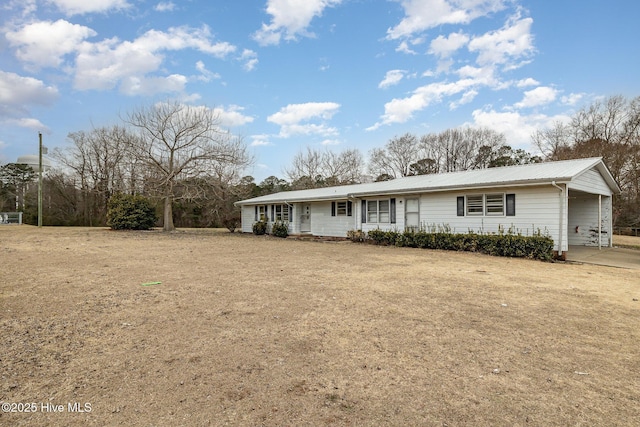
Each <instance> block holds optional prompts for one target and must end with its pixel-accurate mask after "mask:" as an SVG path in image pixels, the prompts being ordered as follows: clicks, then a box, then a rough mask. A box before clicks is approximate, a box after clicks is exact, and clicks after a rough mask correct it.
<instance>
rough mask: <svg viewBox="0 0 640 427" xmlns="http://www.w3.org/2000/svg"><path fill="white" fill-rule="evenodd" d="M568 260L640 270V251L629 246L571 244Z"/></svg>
mask: <svg viewBox="0 0 640 427" xmlns="http://www.w3.org/2000/svg"><path fill="white" fill-rule="evenodd" d="M567 261H570V262H580V263H583V264H595V265H606V266H609V267H620V268H631V269H637V270H640V251H639V250H636V249H627V248H616V247H613V248H609V247H606V248H602V249H598V248H597V247H595V248H594V247H591V246H569V251H568V252H567Z"/></svg>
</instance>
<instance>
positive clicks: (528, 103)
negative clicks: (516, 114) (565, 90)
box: [514, 86, 558, 108]
mask: <svg viewBox="0 0 640 427" xmlns="http://www.w3.org/2000/svg"><path fill="white" fill-rule="evenodd" d="M557 96H558V91H557V90H556V89H554V88H552V87H548V86H539V87H537V88H535V89H532V90H528V91H526V92H525V93H524V98H523V99H522V101H520V102H517V103H515V104H514V107H516V108H528V107H537V106H539V105H545V104H549V103H550V102H553V101H555V99H556V97H557Z"/></svg>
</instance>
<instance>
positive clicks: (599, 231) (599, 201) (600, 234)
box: [598, 194, 602, 250]
mask: <svg viewBox="0 0 640 427" xmlns="http://www.w3.org/2000/svg"><path fill="white" fill-rule="evenodd" d="M601 249H602V194H598V250H601Z"/></svg>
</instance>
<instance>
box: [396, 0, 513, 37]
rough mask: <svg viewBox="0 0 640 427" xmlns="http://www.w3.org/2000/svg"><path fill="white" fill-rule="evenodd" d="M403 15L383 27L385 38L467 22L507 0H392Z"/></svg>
mask: <svg viewBox="0 0 640 427" xmlns="http://www.w3.org/2000/svg"><path fill="white" fill-rule="evenodd" d="M396 1H398V2H399V3H400V4H401V5H402V7H403V9H404V13H405V17H404V18H403V19H402V21H401V22H400V23H399V24H398V25H397V26H395V27H394V28H389V29H388V30H387V38H388V39H390V40H396V39H400V38H406V37H411V36H412V35H413V34H416V33H421V32H423V31H425V30H428V29H430V28H434V27H437V26H440V25H443V24H468V23H469V22H471V21H473V20H474V19H476V18H478V17H481V16H485V15H488V14H490V13H493V12H497V11H499V10H502V9H504V8H505V4H506V3H508V1H507V0H396Z"/></svg>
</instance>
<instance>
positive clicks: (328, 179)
mask: <svg viewBox="0 0 640 427" xmlns="http://www.w3.org/2000/svg"><path fill="white" fill-rule="evenodd" d="M363 163H364V161H363V159H362V154H361V153H360V151H359V150H357V149H348V150H344V151H342V152H340V153H335V152H333V151H329V150H325V151H320V150H314V149H313V148H310V147H307V150H306V151H299V152H298V153H297V154H296V155H295V156H294V157H293V161H292V164H291V166H290V167H288V168H287V169H286V170H285V174H286V175H287V177H288V178H289V180H291V183H292V186H293V188H294V189H303V188H316V187H325V186H330V185H345V184H356V183H359V182H361V180H362V167H363Z"/></svg>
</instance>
